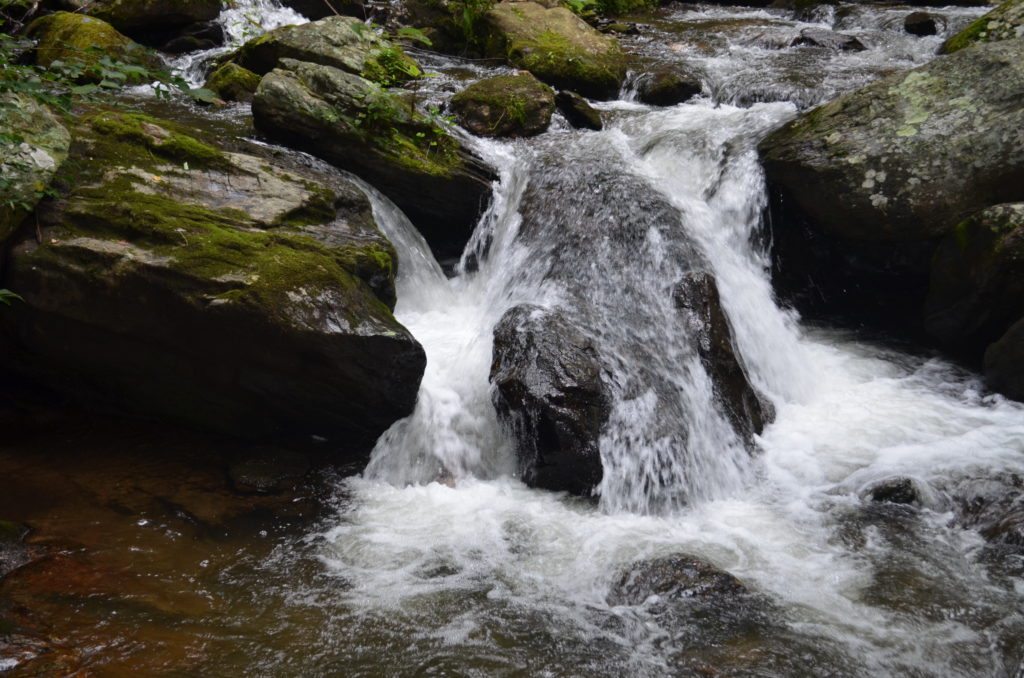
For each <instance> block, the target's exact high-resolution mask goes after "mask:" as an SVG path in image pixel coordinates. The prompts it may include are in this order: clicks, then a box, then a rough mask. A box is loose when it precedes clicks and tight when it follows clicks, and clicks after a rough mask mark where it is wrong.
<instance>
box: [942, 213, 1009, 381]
mask: <svg viewBox="0 0 1024 678" xmlns="http://www.w3.org/2000/svg"><path fill="white" fill-rule="evenodd" d="M1021 317H1024V203H1011V204H1005V205H996V206H994V207H990V208H988V209H985V210H982V211H981V212H978V213H977V214H974V215H972V216H971V217H970V218H968V219H966V220H964V221H963V222H961V223H959V224H957V226H956V227H955V228H954V229H953V230H952V231H951V232H950V233H949V235H947V236H946V237H945V238H944V239H943V240H942V242H941V243H940V244H939V246H938V248H937V249H936V251H935V256H934V258H933V259H932V266H931V279H930V282H929V288H928V298H927V300H926V302H925V329H926V331H927V332H928V335H929V336H930V337H931V338H933V339H935V340H936V341H938V342H939V343H940V344H942V345H943V346H944V347H946V348H949V349H952V350H954V351H957V352H959V353H961V354H963V355H964V356H965V357H967V358H968V359H969V360H972V361H974V362H977V361H978V360H979V358H980V357H981V354H982V353H983V352H984V350H985V348H986V347H987V346H988V345H989V344H991V343H992V342H994V341H995V340H996V339H998V338H999V337H1000V336H1002V335H1003V333H1004V332H1006V330H1007V329H1008V328H1009V327H1010V325H1012V324H1013V323H1015V322H1016V321H1017V320H1018V319H1020V318H1021Z"/></svg>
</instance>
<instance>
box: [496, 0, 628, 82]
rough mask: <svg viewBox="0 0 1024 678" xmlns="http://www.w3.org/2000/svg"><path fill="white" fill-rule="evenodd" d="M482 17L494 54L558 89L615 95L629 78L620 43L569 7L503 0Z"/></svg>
mask: <svg viewBox="0 0 1024 678" xmlns="http://www.w3.org/2000/svg"><path fill="white" fill-rule="evenodd" d="M483 21H484V30H485V34H486V38H485V41H484V42H485V44H486V45H487V52H488V55H489V56H495V57H501V58H504V59H507V60H508V62H509V63H510V64H512V65H513V66H516V67H517V68H522V69H525V70H527V71H530V72H531V73H533V74H534V75H535V76H537V78H539V79H540V80H543V81H544V82H546V83H548V84H549V85H551V86H552V87H555V88H556V89H568V90H572V91H574V92H579V93H580V94H582V95H583V96H586V97H591V98H594V99H611V98H614V97H615V96H616V95H617V94H618V92H619V88H620V87H621V86H622V83H623V81H624V80H625V78H626V57H625V55H624V54H623V53H622V50H621V49H620V48H619V44H618V42H617V41H616V40H615V39H614V38H610V37H608V36H605V35H602V34H601V33H599V32H598V31H596V30H594V29H593V28H591V27H590V26H589V25H587V24H586V23H584V22H583V20H581V19H580V18H579V17H577V16H576V15H575V14H573V13H572V12H570V11H569V10H567V9H565V8H564V7H556V8H553V9H546V8H545V7H543V6H542V5H539V4H537V3H535V2H500V3H498V4H497V5H495V6H494V7H493V8H492V9H491V10H490V11H488V12H487V14H485V15H484V20H483Z"/></svg>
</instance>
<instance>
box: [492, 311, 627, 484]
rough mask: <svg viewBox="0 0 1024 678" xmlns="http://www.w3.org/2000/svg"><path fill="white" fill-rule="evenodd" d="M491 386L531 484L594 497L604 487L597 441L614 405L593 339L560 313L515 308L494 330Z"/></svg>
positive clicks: (521, 465)
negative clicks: (601, 486) (602, 377)
mask: <svg viewBox="0 0 1024 678" xmlns="http://www.w3.org/2000/svg"><path fill="white" fill-rule="evenodd" d="M490 380H491V383H493V384H494V385H495V387H496V390H495V392H494V404H495V408H496V409H497V411H498V416H499V418H500V419H501V420H502V422H503V423H504V424H505V426H507V427H509V428H510V429H511V430H512V431H513V434H514V437H515V439H516V440H517V442H518V444H517V454H518V457H519V467H520V470H521V473H522V476H523V479H524V481H525V482H526V483H527V484H528V485H530V486H531V487H540V488H543V489H548V490H566V491H568V492H571V493H572V494H577V495H589V494H591V493H592V492H593V490H594V488H596V487H597V485H598V484H599V483H600V482H601V454H600V451H599V449H598V439H599V437H600V435H601V429H602V427H603V426H604V424H605V422H606V421H607V420H608V413H609V409H610V400H609V396H608V393H607V388H606V387H605V385H604V383H603V382H602V380H601V365H600V363H599V361H598V358H597V353H596V351H595V350H594V346H593V344H592V342H591V341H590V339H588V338H587V337H586V335H584V334H583V333H582V332H580V331H579V329H577V328H576V327H574V326H573V325H572V324H571V323H570V322H569V321H567V320H566V319H565V317H564V316H562V315H561V314H559V313H557V312H552V311H549V310H545V309H543V308H540V307H538V306H530V305H523V306H516V307H514V308H512V309H511V310H509V311H508V312H506V313H505V315H504V316H502V318H501V321H500V322H499V323H498V325H497V326H496V327H495V329H494V363H493V365H492V366H491V376H490Z"/></svg>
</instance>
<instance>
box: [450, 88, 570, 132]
mask: <svg viewBox="0 0 1024 678" xmlns="http://www.w3.org/2000/svg"><path fill="white" fill-rule="evenodd" d="M451 109H452V110H453V111H454V112H455V114H456V115H457V116H458V117H459V121H460V124H461V125H462V126H463V127H465V128H466V129H468V130H469V131H470V132H472V133H473V134H476V135H478V136H484V137H528V136H533V135H535V134H540V133H541V132H543V131H544V130H546V129H547V128H548V125H549V124H551V114H552V113H554V110H555V93H554V91H553V90H552V89H551V88H550V87H548V86H547V85H545V84H544V83H542V82H541V81H539V80H537V78H535V77H533V76H532V75H530V74H529V73H524V74H521V75H499V76H497V77H494V78H486V79H484V80H480V81H478V82H475V83H473V84H472V85H470V86H469V87H467V88H466V89H464V90H462V91H461V92H459V93H458V94H456V95H455V96H454V97H452V100H451Z"/></svg>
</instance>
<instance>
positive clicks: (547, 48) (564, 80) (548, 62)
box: [508, 30, 621, 89]
mask: <svg viewBox="0 0 1024 678" xmlns="http://www.w3.org/2000/svg"><path fill="white" fill-rule="evenodd" d="M508 56H509V60H510V61H512V63H514V64H517V65H519V66H522V67H523V68H525V69H526V70H528V71H530V72H531V73H533V74H534V75H536V76H537V77H539V78H540V79H541V80H546V81H548V82H551V83H552V84H554V85H556V86H568V85H569V84H570V83H573V82H578V81H583V82H587V83H594V84H595V85H596V86H598V87H599V88H605V89H606V88H615V89H617V88H618V85H619V82H620V81H621V78H620V76H619V69H618V64H617V62H616V63H612V62H610V61H609V60H606V59H604V58H602V57H600V56H595V55H593V54H588V53H586V52H585V51H583V50H582V49H580V48H579V47H578V46H577V45H576V44H575V43H573V42H572V41H571V40H569V39H568V38H567V37H565V36H564V35H561V34H560V33H556V32H554V31H551V30H547V31H544V32H543V33H540V34H539V35H537V36H535V37H533V38H520V39H518V40H514V41H513V42H511V43H510V44H509V48H508Z"/></svg>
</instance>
